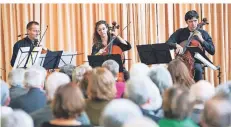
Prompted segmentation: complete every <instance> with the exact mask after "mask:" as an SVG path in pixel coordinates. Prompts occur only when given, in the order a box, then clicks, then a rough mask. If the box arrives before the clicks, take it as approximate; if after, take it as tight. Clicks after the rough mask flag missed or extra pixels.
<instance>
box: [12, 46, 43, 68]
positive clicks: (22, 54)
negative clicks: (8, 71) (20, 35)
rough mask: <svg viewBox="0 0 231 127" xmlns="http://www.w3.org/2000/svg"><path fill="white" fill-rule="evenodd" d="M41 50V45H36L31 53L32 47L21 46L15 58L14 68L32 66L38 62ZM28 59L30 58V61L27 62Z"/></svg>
mask: <svg viewBox="0 0 231 127" xmlns="http://www.w3.org/2000/svg"><path fill="white" fill-rule="evenodd" d="M41 51H42V48H41V47H34V49H33V51H31V54H30V47H20V48H19V50H18V54H17V57H16V60H15V63H14V66H13V69H16V68H24V67H30V66H32V65H34V64H37V62H38V58H39V57H40V55H41ZM29 54H30V55H29ZM28 57H29V58H28ZM27 59H29V60H28V63H27V64H26V62H27ZM25 64H26V65H25Z"/></svg>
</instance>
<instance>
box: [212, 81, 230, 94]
mask: <svg viewBox="0 0 231 127" xmlns="http://www.w3.org/2000/svg"><path fill="white" fill-rule="evenodd" d="M215 90H216V93H219V92H224V93H227V94H231V80H230V81H227V82H226V83H223V84H220V85H218V86H217V87H216V89H215Z"/></svg>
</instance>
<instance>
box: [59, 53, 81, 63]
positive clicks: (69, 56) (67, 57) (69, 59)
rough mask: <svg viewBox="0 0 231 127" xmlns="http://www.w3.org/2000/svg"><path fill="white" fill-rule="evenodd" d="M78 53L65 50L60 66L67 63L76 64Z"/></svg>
mask: <svg viewBox="0 0 231 127" xmlns="http://www.w3.org/2000/svg"><path fill="white" fill-rule="evenodd" d="M76 54H77V52H71V51H63V54H62V56H61V59H60V62H59V66H58V67H62V66H64V65H66V64H72V65H74V66H76Z"/></svg>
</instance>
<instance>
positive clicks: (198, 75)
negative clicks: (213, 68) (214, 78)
mask: <svg viewBox="0 0 231 127" xmlns="http://www.w3.org/2000/svg"><path fill="white" fill-rule="evenodd" d="M194 71H195V73H194V80H195V82H197V81H199V80H202V79H203V68H202V65H201V64H200V63H194Z"/></svg>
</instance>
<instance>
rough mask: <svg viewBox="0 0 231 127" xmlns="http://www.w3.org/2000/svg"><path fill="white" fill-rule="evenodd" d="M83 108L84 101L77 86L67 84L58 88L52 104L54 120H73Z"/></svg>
mask: <svg viewBox="0 0 231 127" xmlns="http://www.w3.org/2000/svg"><path fill="white" fill-rule="evenodd" d="M84 108H85V100H84V97H83V94H82V92H81V90H80V89H79V87H78V85H77V84H75V83H68V84H66V85H61V86H59V88H58V89H57V90H56V92H55V98H54V101H53V103H52V110H53V115H54V117H55V118H63V119H75V118H76V117H77V116H79V115H80V113H81V112H82V111H83V110H84Z"/></svg>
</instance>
